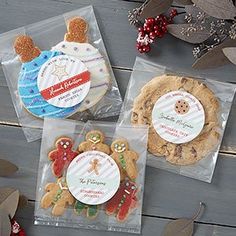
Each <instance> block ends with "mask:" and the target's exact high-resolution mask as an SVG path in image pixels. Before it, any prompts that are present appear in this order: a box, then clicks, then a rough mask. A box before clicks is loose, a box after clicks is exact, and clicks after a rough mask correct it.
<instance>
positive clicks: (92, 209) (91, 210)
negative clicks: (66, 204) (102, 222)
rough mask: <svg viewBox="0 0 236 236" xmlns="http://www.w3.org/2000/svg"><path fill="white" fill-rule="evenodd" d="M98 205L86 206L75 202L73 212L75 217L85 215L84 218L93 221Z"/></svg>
mask: <svg viewBox="0 0 236 236" xmlns="http://www.w3.org/2000/svg"><path fill="white" fill-rule="evenodd" d="M98 209H99V206H98V205H87V204H84V203H82V202H80V201H76V202H75V205H74V211H75V213H76V214H77V215H81V214H82V213H85V215H86V217H87V218H89V219H95V218H96V217H97V215H98V212H99V211H98Z"/></svg>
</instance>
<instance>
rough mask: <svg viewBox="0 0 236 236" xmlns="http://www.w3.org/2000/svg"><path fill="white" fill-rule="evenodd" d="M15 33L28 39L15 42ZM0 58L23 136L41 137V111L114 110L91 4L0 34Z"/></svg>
mask: <svg viewBox="0 0 236 236" xmlns="http://www.w3.org/2000/svg"><path fill="white" fill-rule="evenodd" d="M20 35H23V36H29V37H30V38H31V40H32V42H31V41H29V40H28V41H20V44H19V42H18V44H17V43H16V40H17V39H18V37H19V36H20ZM26 51H27V52H28V54H25V52H26ZM17 54H18V55H17ZM29 55H31V57H30V56H29ZM0 61H1V64H2V67H3V71H4V74H5V77H6V80H7V84H8V87H9V90H10V94H11V97H12V101H13V104H14V107H15V110H16V113H17V117H18V119H19V123H20V124H21V125H22V127H23V130H24V133H25V135H26V138H27V140H28V141H34V140H36V139H39V138H40V137H41V131H40V130H41V129H42V126H43V119H44V118H45V117H50V118H66V117H70V118H72V119H75V120H81V121H86V120H88V119H102V118H106V117H110V116H115V115H118V114H119V111H120V108H121V104H122V99H121V96H120V92H119V89H118V87H117V83H116V80H115V77H114V74H113V72H112V69H111V66H110V63H109V59H108V56H107V53H106V49H105V46H104V43H103V40H102V36H101V34H100V31H99V28H98V25H97V21H96V18H95V15H94V11H93V8H92V6H88V7H85V8H81V9H78V10H75V11H72V12H68V13H65V14H63V15H60V16H57V17H53V18H50V19H47V20H44V21H41V22H38V23H35V24H32V25H28V26H25V27H21V28H18V29H15V30H13V31H10V32H7V33H4V34H2V35H1V37H0ZM48 76H49V77H48ZM46 77H47V80H46V79H45V78H46ZM48 78H50V80H49V79H48ZM45 81H46V82H47V83H45ZM62 87H63V90H61V88H62Z"/></svg>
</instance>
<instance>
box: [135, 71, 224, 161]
mask: <svg viewBox="0 0 236 236" xmlns="http://www.w3.org/2000/svg"><path fill="white" fill-rule="evenodd" d="M219 108H220V105H219V101H218V99H217V98H216V96H215V94H214V92H213V91H212V90H211V89H210V88H208V87H207V86H206V84H204V83H203V82H201V81H199V80H197V79H193V78H186V77H181V76H174V75H162V76H158V77H155V78H153V79H152V80H150V81H149V82H148V83H147V84H145V85H144V86H143V88H142V89H141V91H140V93H139V95H138V96H137V97H136V98H135V100H134V104H133V111H132V116H131V123H132V124H147V125H149V135H148V151H149V152H150V153H152V154H153V155H156V156H160V157H165V158H166V160H167V161H168V162H170V163H172V164H175V165H192V164H194V163H196V162H198V161H199V160H201V159H202V158H204V157H206V156H207V155H208V154H209V153H210V152H211V150H212V149H213V148H215V146H216V145H217V144H218V143H219V137H220V134H219V120H218V113H219Z"/></svg>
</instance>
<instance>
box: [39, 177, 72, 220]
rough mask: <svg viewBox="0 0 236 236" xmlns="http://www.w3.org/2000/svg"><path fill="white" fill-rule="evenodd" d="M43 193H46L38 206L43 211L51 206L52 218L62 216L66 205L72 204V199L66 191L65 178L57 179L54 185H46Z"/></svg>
mask: <svg viewBox="0 0 236 236" xmlns="http://www.w3.org/2000/svg"><path fill="white" fill-rule="evenodd" d="M45 191H46V192H47V193H46V194H45V195H44V196H43V197H42V199H41V203H40V204H41V207H42V208H44V209H47V208H49V207H51V206H53V208H52V215H53V216H61V215H63V214H64V212H65V210H66V207H67V205H73V204H74V201H75V200H74V197H73V196H72V195H71V193H70V192H69V190H68V187H67V184H66V181H65V178H59V179H58V180H57V182H56V183H48V184H47V185H46V186H45Z"/></svg>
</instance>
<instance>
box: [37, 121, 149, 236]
mask: <svg viewBox="0 0 236 236" xmlns="http://www.w3.org/2000/svg"><path fill="white" fill-rule="evenodd" d="M45 122H46V124H45V125H44V131H43V132H44V134H43V142H42V146H41V150H42V152H41V156H40V166H41V168H40V169H39V175H38V176H39V179H38V194H37V195H38V197H37V201H38V203H39V204H38V207H36V221H37V222H41V223H42V222H45V220H46V218H47V219H48V218H49V219H50V220H49V222H50V223H51V224H53V222H54V223H55V222H57V224H58V225H60V224H61V225H63V224H66V225H67V224H68V225H69V226H73V227H79V226H80V227H85V228H88V227H90V226H91V227H96V228H98V229H105V230H117V229H120V230H121V231H130V232H132V231H133V232H140V227H141V225H140V221H141V214H140V213H141V212H140V211H141V207H142V198H143V184H144V171H145V160H146V155H145V154H146V152H145V149H146V146H145V143H146V142H147V128H146V127H142V128H140V129H137V130H136V132H137V134H138V133H139V135H140V137H141V138H142V139H143V140H142V141H141V142H142V144H141V147H137V146H136V144H135V149H136V150H134V149H133V148H132V147H131V145H132V146H133V145H134V143H135V142H136V143H137V144H138V145H139V146H140V143H139V141H137V139H138V137H137V136H136V137H133V134H135V132H134V133H133V134H132V133H131V134H130V135H126V138H124V137H122V136H123V134H125V133H126V132H127V131H128V132H131V131H132V130H133V128H132V127H124V128H123V129H124V131H123V134H122V135H116V131H114V127H115V124H114V123H108V122H107V123H105V128H103V129H107V130H109V131H108V132H106V135H107V136H106V135H105V133H104V132H103V130H102V128H101V129H92V127H91V126H89V127H88V125H87V129H86V131H85V130H84V129H83V131H82V128H80V129H79V133H78V134H76V135H74V134H73V131H72V130H71V131H65V132H64V133H65V135H61V133H60V137H57V136H58V134H57V132H58V131H57V130H56V129H55V133H54V134H53V137H55V139H54V141H52V140H53V139H52V137H50V141H49V138H48V133H49V129H48V127H49V128H50V129H54V127H55V128H56V127H57V125H58V124H59V125H60V126H63V125H64V123H65V122H70V121H62V120H58V121H56V120H54V119H49V120H47V119H46V121H45ZM95 123H96V124H97V122H95ZM98 124H99V123H98ZM80 126H81V127H83V126H86V125H85V124H80ZM57 129H58V130H60V127H57ZM118 129H121V128H118ZM65 130H66V128H65ZM68 132H70V133H71V134H73V135H66V133H67V134H68ZM114 132H115V133H114ZM108 136H109V137H108ZM45 143H47V145H45ZM143 144H144V145H143ZM75 222H78V223H79V226H75ZM132 222H136V223H135V225H133V223H132ZM70 223H71V224H73V225H70ZM98 223H101V224H102V225H103V227H98V226H97V224H98ZM127 225H130V226H129V227H127Z"/></svg>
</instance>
